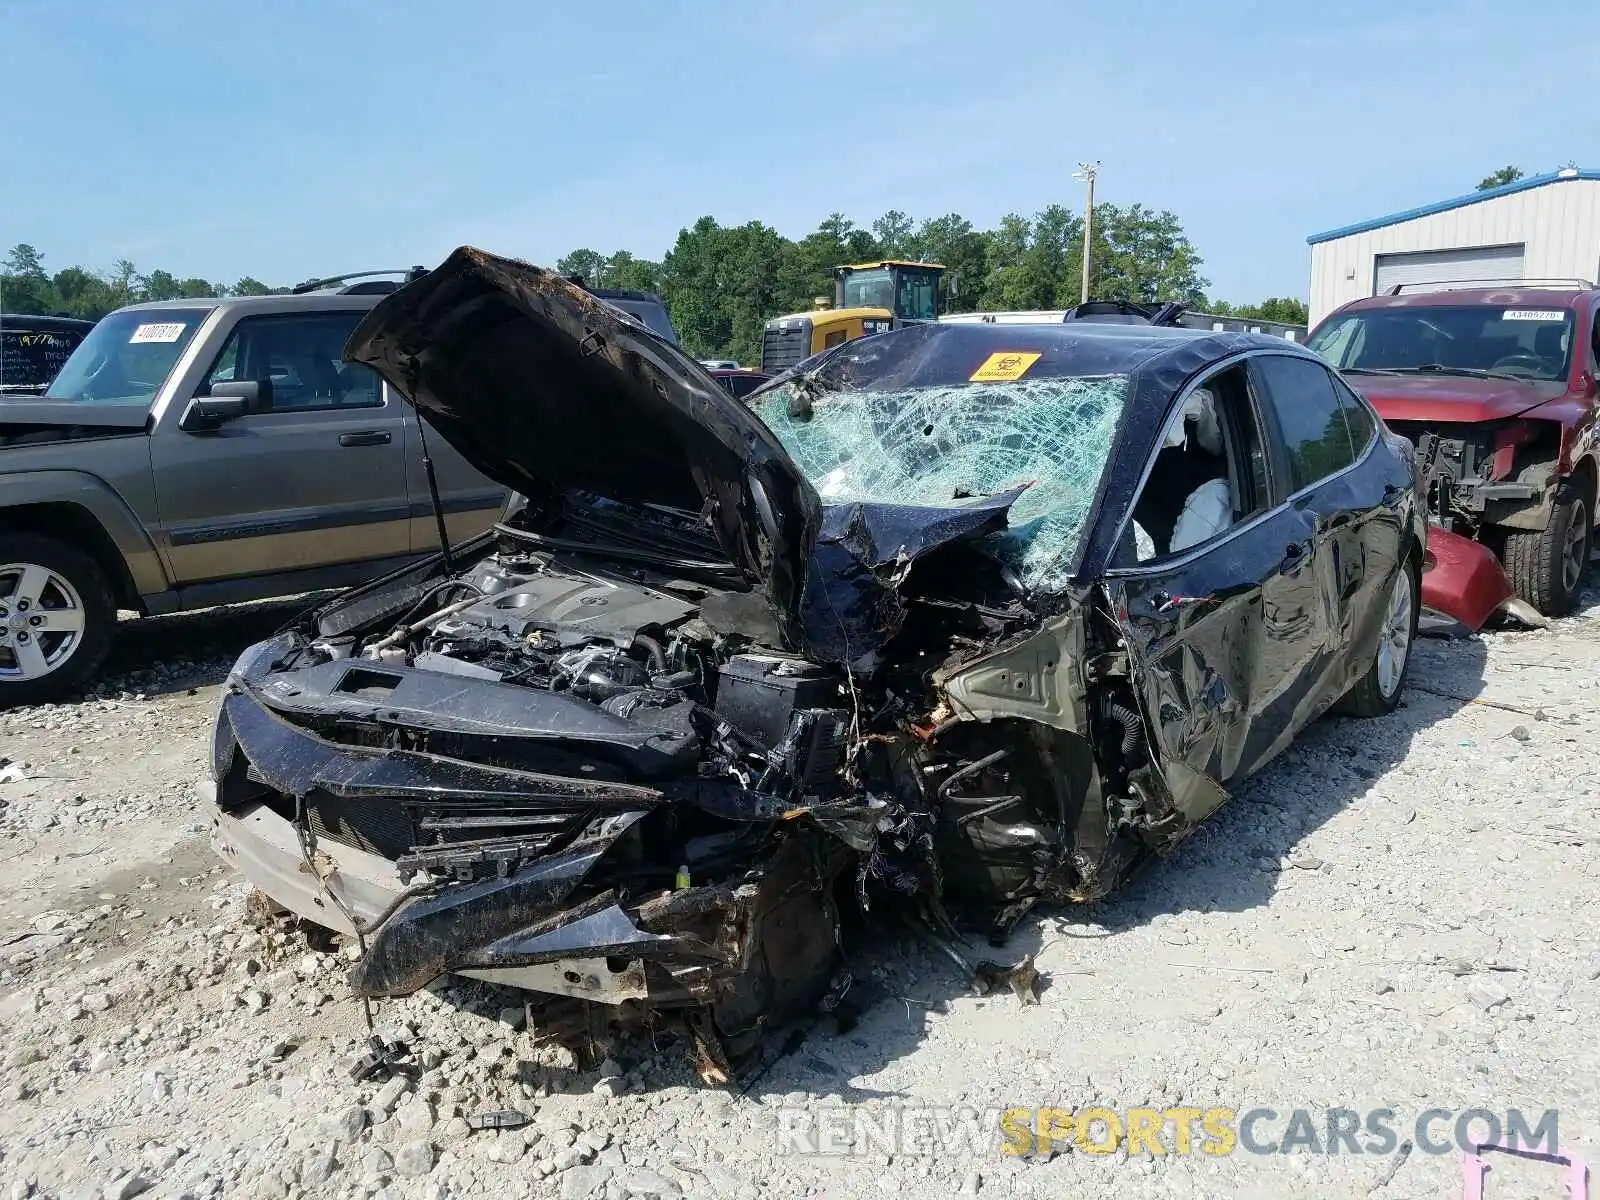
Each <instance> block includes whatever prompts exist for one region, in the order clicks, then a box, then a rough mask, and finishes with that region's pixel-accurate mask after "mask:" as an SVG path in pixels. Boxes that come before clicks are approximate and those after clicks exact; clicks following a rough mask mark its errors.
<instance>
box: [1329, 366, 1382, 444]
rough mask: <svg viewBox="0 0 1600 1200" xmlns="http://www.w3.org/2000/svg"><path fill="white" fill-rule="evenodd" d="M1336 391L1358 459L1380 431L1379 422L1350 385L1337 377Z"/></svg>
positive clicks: (1334, 385) (1334, 380) (1335, 381)
mask: <svg viewBox="0 0 1600 1200" xmlns="http://www.w3.org/2000/svg"><path fill="white" fill-rule="evenodd" d="M1333 387H1334V391H1336V392H1338V393H1339V406H1340V407H1341V408H1343V409H1344V423H1345V425H1346V427H1348V428H1349V430H1350V445H1351V447H1352V448H1353V449H1354V450H1355V455H1356V457H1357V458H1360V457H1361V452H1362V451H1363V450H1365V449H1366V448H1367V443H1368V442H1370V441H1371V440H1372V435H1373V434H1374V433H1376V432H1377V431H1378V424H1377V421H1375V420H1374V419H1373V415H1372V410H1371V409H1370V408H1368V407H1367V406H1366V404H1365V403H1364V402H1363V401H1362V399H1361V397H1360V396H1357V395H1356V394H1355V393H1354V392H1353V391H1351V390H1350V385H1349V384H1347V383H1345V382H1344V380H1342V379H1340V378H1339V377H1338V376H1337V375H1335V376H1334V377H1333Z"/></svg>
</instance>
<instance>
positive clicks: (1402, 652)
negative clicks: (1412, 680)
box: [1339, 557, 1421, 717]
mask: <svg viewBox="0 0 1600 1200" xmlns="http://www.w3.org/2000/svg"><path fill="white" fill-rule="evenodd" d="M1420 593H1421V580H1420V578H1419V577H1418V574H1417V566H1416V559H1415V558H1414V557H1413V558H1408V559H1407V560H1406V565H1405V567H1404V569H1403V570H1401V572H1400V573H1399V574H1398V575H1396V576H1395V580H1394V585H1393V587H1392V588H1391V589H1390V591H1389V597H1388V599H1387V600H1386V602H1385V605H1384V619H1383V630H1382V632H1381V633H1380V634H1379V636H1378V648H1377V649H1376V650H1375V651H1373V655H1372V664H1371V665H1370V666H1369V667H1368V668H1367V672H1366V674H1365V675H1363V676H1362V677H1361V678H1360V679H1359V680H1358V681H1357V682H1356V685H1355V687H1353V688H1351V689H1350V690H1349V692H1347V693H1346V694H1345V696H1344V699H1343V700H1341V701H1340V702H1339V709H1340V711H1341V712H1345V713H1348V714H1349V715H1350V716H1352V717H1386V716H1388V715H1389V714H1390V713H1392V712H1393V711H1394V710H1395V709H1396V708H1398V707H1399V705H1400V695H1401V693H1402V692H1404V691H1405V685H1406V672H1407V671H1409V670H1410V669H1411V649H1412V646H1413V645H1414V644H1415V643H1416V640H1417V615H1418V609H1419V608H1420V602H1421V595H1420ZM1396 656H1398V658H1399V665H1398V668H1396V666H1395V663H1394V659H1395V657H1396Z"/></svg>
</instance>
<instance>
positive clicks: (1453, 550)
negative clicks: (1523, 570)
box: [1422, 525, 1544, 633]
mask: <svg viewBox="0 0 1600 1200" xmlns="http://www.w3.org/2000/svg"><path fill="white" fill-rule="evenodd" d="M1422 607H1423V608H1426V609H1431V610H1433V611H1434V612H1437V613H1443V614H1444V615H1445V616H1447V617H1450V618H1452V619H1453V620H1456V621H1459V622H1461V624H1463V625H1465V626H1466V627H1467V628H1468V629H1470V630H1472V631H1473V632H1474V633H1476V632H1477V631H1478V630H1479V629H1482V628H1483V625H1484V622H1485V621H1487V620H1488V619H1489V618H1490V617H1492V616H1493V615H1494V614H1495V613H1497V612H1506V613H1509V614H1511V615H1512V616H1514V617H1516V618H1517V619H1518V620H1520V621H1522V622H1524V623H1525V624H1536V625H1542V624H1544V621H1543V619H1542V618H1541V617H1540V616H1539V615H1538V614H1537V613H1535V612H1533V611H1532V609H1531V608H1529V606H1528V605H1526V604H1524V603H1523V602H1522V601H1520V600H1518V599H1517V598H1516V596H1515V595H1513V593H1512V588H1511V580H1510V578H1509V577H1507V575H1506V571H1505V568H1504V567H1503V566H1501V565H1500V560H1499V559H1498V558H1496V557H1495V555H1494V551H1492V550H1490V549H1489V547H1487V546H1485V545H1484V544H1483V543H1482V542H1475V541H1473V540H1472V539H1471V538H1467V537H1462V536H1461V535H1460V534H1458V533H1451V532H1450V531H1449V530H1447V529H1441V528H1440V527H1439V526H1437V525H1430V526H1429V527H1428V549H1427V554H1426V556H1425V557H1424V560H1423V565H1422Z"/></svg>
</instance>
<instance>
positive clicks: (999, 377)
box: [967, 350, 1039, 383]
mask: <svg viewBox="0 0 1600 1200" xmlns="http://www.w3.org/2000/svg"><path fill="white" fill-rule="evenodd" d="M1038 361H1039V355H1038V354H1037V353H1036V352H1035V351H1032V350H1001V351H1000V352H999V353H997V354H991V355H989V357H988V358H987V359H985V360H984V363H983V366H981V367H979V368H978V369H977V370H976V371H974V372H973V373H972V374H971V375H969V376H968V377H967V382H968V383H1010V382H1011V381H1012V380H1013V379H1021V378H1022V377H1023V376H1024V375H1026V374H1027V373H1028V368H1029V367H1031V366H1033V364H1034V363H1036V362H1038Z"/></svg>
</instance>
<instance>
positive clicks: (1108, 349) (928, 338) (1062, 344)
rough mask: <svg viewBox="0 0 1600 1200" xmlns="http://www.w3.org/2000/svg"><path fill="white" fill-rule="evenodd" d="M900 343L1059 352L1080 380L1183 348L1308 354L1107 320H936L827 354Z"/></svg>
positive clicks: (1264, 339)
mask: <svg viewBox="0 0 1600 1200" xmlns="http://www.w3.org/2000/svg"><path fill="white" fill-rule="evenodd" d="M895 338H901V339H914V340H921V341H924V342H925V343H926V344H928V345H929V348H930V351H931V350H932V347H933V346H935V345H936V346H937V347H938V351H937V353H938V354H939V355H941V356H943V355H952V356H954V357H959V358H968V359H970V358H972V357H973V356H974V355H976V356H978V357H977V359H976V360H975V362H982V361H983V358H984V357H987V356H988V355H991V354H1003V353H1007V352H1020V353H1028V352H1030V351H1038V352H1040V353H1046V352H1054V353H1056V354H1060V355H1065V356H1070V358H1071V359H1072V360H1073V362H1074V364H1075V367H1081V370H1080V369H1074V370H1072V371H1070V372H1065V373H1068V374H1081V375H1117V374H1127V373H1129V372H1132V371H1134V370H1136V369H1138V368H1139V367H1141V366H1144V365H1146V364H1148V363H1151V362H1152V361H1153V360H1156V359H1159V358H1160V357H1161V356H1163V355H1166V354H1169V353H1174V352H1177V351H1180V350H1184V349H1196V350H1199V351H1200V352H1201V353H1203V354H1205V355H1207V356H1208V357H1211V358H1223V357H1226V356H1228V355H1230V354H1236V353H1239V352H1241V351H1244V350H1254V349H1265V350H1277V351H1284V352H1287V353H1296V352H1298V353H1309V351H1306V350H1305V349H1304V348H1303V347H1301V346H1299V345H1298V344H1297V343H1295V342H1291V341H1288V340H1287V339H1285V338H1280V337H1273V336H1271V335H1269V334H1260V333H1233V332H1228V331H1217V330H1211V329H1189V328H1187V327H1185V326H1181V325H1147V324H1141V325H1124V324H1119V323H1113V322H1102V321H1065V322H1061V323H1059V324H1056V323H1050V324H1039V325H1001V324H994V325H990V324H986V323H982V322H975V323H967V322H951V321H937V322H926V323H919V324H915V325H908V326H905V327H903V328H901V329H897V330H893V331H891V332H889V333H882V334H874V335H872V336H871V337H867V338H859V339H856V340H854V341H849V342H845V343H843V344H842V345H841V346H839V347H836V348H835V349H834V350H832V351H824V352H823V354H824V355H833V354H840V353H844V352H848V349H849V348H850V347H852V346H866V345H868V344H871V343H880V344H883V345H889V344H891V343H890V342H889V340H888V339H895ZM1201 343H1205V345H1204V346H1201ZM821 357H822V356H818V358H819V359H820V358H821Z"/></svg>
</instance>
